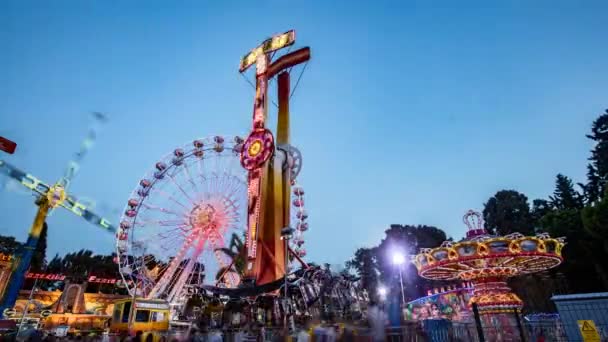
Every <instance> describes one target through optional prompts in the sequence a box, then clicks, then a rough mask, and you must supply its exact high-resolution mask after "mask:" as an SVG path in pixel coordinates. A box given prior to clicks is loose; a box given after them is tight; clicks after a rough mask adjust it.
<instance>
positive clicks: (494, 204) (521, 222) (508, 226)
mask: <svg viewBox="0 0 608 342" xmlns="http://www.w3.org/2000/svg"><path fill="white" fill-rule="evenodd" d="M483 219H484V221H485V226H486V229H487V230H488V231H489V232H491V233H493V234H497V235H507V234H511V233H516V232H518V233H521V234H524V235H528V234H532V233H533V231H534V229H533V228H534V225H533V219H532V215H531V213H530V205H529V204H528V197H526V195H524V194H522V193H520V192H517V191H515V190H501V191H498V192H497V193H496V194H495V195H494V196H492V197H490V199H488V201H487V202H486V203H485V204H484V209H483Z"/></svg>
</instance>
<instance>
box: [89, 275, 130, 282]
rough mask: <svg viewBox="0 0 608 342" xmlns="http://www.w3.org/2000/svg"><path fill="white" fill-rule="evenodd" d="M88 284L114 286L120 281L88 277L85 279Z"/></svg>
mask: <svg viewBox="0 0 608 342" xmlns="http://www.w3.org/2000/svg"><path fill="white" fill-rule="evenodd" d="M87 281H88V282H89V283H101V284H116V283H120V282H121V281H122V279H112V278H97V277H96V276H90V277H89V279H87Z"/></svg>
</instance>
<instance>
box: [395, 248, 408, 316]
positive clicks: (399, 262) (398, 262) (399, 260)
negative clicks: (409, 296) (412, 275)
mask: <svg viewBox="0 0 608 342" xmlns="http://www.w3.org/2000/svg"><path fill="white" fill-rule="evenodd" d="M393 264H395V266H397V268H399V283H400V284H401V304H402V305H405V290H404V289H403V272H402V268H403V265H404V264H405V256H403V254H401V253H395V254H394V255H393Z"/></svg>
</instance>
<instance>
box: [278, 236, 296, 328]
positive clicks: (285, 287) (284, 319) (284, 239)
mask: <svg viewBox="0 0 608 342" xmlns="http://www.w3.org/2000/svg"><path fill="white" fill-rule="evenodd" d="M293 232H294V229H293V228H291V227H285V228H283V229H281V240H283V243H284V244H285V269H284V270H285V272H284V273H285V275H284V277H285V278H284V279H285V282H284V284H283V287H284V291H285V297H284V298H283V307H284V308H285V313H284V315H283V329H285V333H287V331H288V329H287V273H288V271H287V268H288V267H289V239H291V236H292V235H293Z"/></svg>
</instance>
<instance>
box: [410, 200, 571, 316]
mask: <svg viewBox="0 0 608 342" xmlns="http://www.w3.org/2000/svg"><path fill="white" fill-rule="evenodd" d="M463 221H464V223H465V224H466V225H467V227H468V231H467V234H466V239H464V240H463V241H461V242H452V241H445V242H444V243H443V244H442V245H441V246H440V247H438V248H432V249H428V248H425V249H422V250H421V251H420V254H417V255H415V256H414V257H413V260H412V261H413V263H414V264H415V265H416V268H417V269H418V274H419V275H420V276H422V277H424V278H427V279H432V280H457V279H459V280H464V281H470V282H471V283H472V284H473V288H474V290H473V296H472V297H471V299H470V301H469V305H472V304H473V303H476V304H477V306H478V308H479V310H480V312H482V313H500V312H506V311H509V310H510V311H513V310H514V309H515V310H519V309H521V308H522V306H523V302H522V300H521V299H520V298H519V297H518V296H517V295H515V294H514V293H513V292H512V291H511V289H510V288H509V286H508V285H507V283H506V280H507V279H508V278H510V277H515V276H518V275H522V274H530V273H536V272H542V271H545V270H547V269H550V268H553V267H556V266H558V265H559V264H560V263H561V262H562V260H563V259H562V256H561V251H562V248H563V246H564V244H565V241H564V239H563V238H551V237H550V236H549V235H548V234H538V235H536V236H523V235H521V234H519V233H513V234H509V235H506V236H492V235H489V234H488V233H487V232H486V230H485V229H484V228H483V219H482V217H481V214H480V213H478V212H475V211H472V210H469V211H468V212H467V213H466V214H465V215H464V217H463Z"/></svg>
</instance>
